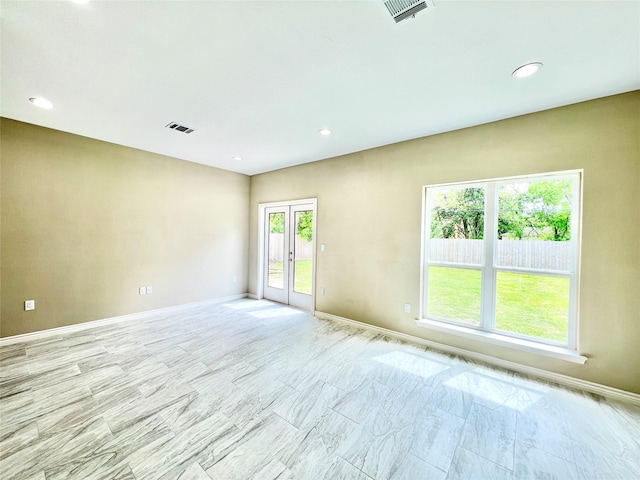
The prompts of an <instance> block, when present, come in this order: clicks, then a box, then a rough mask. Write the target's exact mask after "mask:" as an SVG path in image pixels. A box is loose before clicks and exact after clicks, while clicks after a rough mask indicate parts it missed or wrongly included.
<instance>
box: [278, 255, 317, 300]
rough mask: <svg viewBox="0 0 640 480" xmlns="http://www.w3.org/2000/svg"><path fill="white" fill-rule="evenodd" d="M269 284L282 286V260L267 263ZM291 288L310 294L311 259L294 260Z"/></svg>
mask: <svg viewBox="0 0 640 480" xmlns="http://www.w3.org/2000/svg"><path fill="white" fill-rule="evenodd" d="M269 286H270V287H276V288H284V287H283V281H282V262H270V263H269ZM293 289H294V291H296V292H298V293H306V294H307V295H311V260H297V261H296V262H295V277H294V279H293Z"/></svg>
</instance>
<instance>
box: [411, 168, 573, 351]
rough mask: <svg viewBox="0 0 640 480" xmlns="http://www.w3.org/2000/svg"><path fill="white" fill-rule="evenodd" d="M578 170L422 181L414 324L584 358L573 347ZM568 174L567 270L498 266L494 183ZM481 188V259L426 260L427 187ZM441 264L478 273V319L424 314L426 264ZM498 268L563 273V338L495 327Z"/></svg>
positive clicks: (427, 245) (429, 214)
mask: <svg viewBox="0 0 640 480" xmlns="http://www.w3.org/2000/svg"><path fill="white" fill-rule="evenodd" d="M582 173H583V172H582V170H572V171H563V172H555V173H544V174H536V175H522V176H515V177H502V178H495V179H488V180H478V181H472V182H457V183H445V184H436V185H425V186H424V187H423V202H422V209H423V215H422V255H421V259H422V261H421V275H420V276H421V285H420V289H421V295H420V316H419V319H418V320H417V321H416V324H417V325H419V326H421V327H426V328H430V329H432V330H437V331H440V332H445V333H450V334H454V335H457V336H462V337H466V338H473V339H476V340H480V341H484V342H487V343H492V344H497V345H501V346H506V347H511V348H515V349H517V350H521V351H527V352H531V353H537V354H542V355H545V356H550V357H554V358H559V359H562V360H567V361H570V362H574V363H584V362H585V361H586V357H584V356H582V355H580V354H579V353H578V347H579V345H578V297H579V279H580V274H579V273H580V272H579V270H580V262H579V259H580V239H581V218H582V213H581V209H582ZM562 179H571V180H574V182H573V195H572V206H571V226H570V228H571V240H570V242H571V245H572V252H571V253H572V254H571V259H570V265H569V270H568V271H554V270H544V269H534V268H520V267H504V266H499V265H497V255H495V252H496V251H497V245H498V244H497V242H498V235H497V231H498V187H499V185H501V184H505V183H514V182H518V181H522V182H531V181H544V180H562ZM447 187H449V188H450V187H455V188H474V187H476V188H477V187H483V188H485V212H484V215H485V216H484V244H483V248H484V258H483V263H482V264H481V265H476V264H463V263H450V262H441V261H431V260H430V259H429V242H430V240H431V238H430V237H431V208H432V206H431V205H430V204H429V191H430V190H432V189H436V188H447ZM430 266H442V267H452V268H465V269H470V270H479V271H481V273H482V280H481V281H482V286H481V320H480V325H479V326H475V325H471V324H468V323H463V322H456V321H455V320H452V319H445V318H438V317H434V316H428V315H427V314H426V312H427V301H428V291H427V286H428V284H429V283H428V282H429V278H428V275H429V267H430ZM498 272H514V273H522V274H533V275H545V276H561V277H563V278H568V279H569V318H568V341H567V343H566V344H561V343H558V342H554V341H552V340H549V339H542V338H537V337H531V336H527V335H522V334H518V333H517V332H505V331H502V330H496V329H495V299H496V284H497V274H498Z"/></svg>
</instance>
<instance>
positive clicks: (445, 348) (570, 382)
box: [315, 311, 640, 405]
mask: <svg viewBox="0 0 640 480" xmlns="http://www.w3.org/2000/svg"><path fill="white" fill-rule="evenodd" d="M315 316H316V317H317V318H320V319H323V320H329V321H334V322H342V323H346V324H349V325H352V326H355V327H358V328H362V329H365V330H370V331H373V332H376V333H380V334H382V335H385V336H388V337H393V338H397V339H400V340H404V341H406V342H410V343H417V344H418V345H424V346H426V347H430V348H433V349H434V350H439V351H442V352H447V353H453V354H455V355H459V356H461V357H466V358H470V359H473V360H478V361H481V362H485V363H488V364H491V365H495V366H497V367H502V368H506V369H508V370H512V371H514V372H519V373H524V374H526V375H531V376H533V377H537V378H541V379H545V380H550V381H552V382H555V383H558V384H560V385H565V386H567V387H572V388H577V389H579V390H584V391H586V392H591V393H596V394H598V395H602V396H603V397H607V398H610V399H613V400H619V401H622V402H627V403H632V404H634V405H640V395H638V394H637V393H632V392H627V391H625V390H620V389H617V388H613V387H608V386H606V385H601V384H599V383H594V382H589V381H587V380H581V379H579V378H575V377H570V376H568V375H562V374H560V373H554V372H549V371H547V370H542V369H540V368H536V367H530V366H527V365H522V364H520V363H515V362H510V361H508V360H502V359H500V358H495V357H491V356H489V355H484V354H482V353H476V352H472V351H470V350H465V349H462V348H457V347H452V346H450V345H446V344H444V343H439V342H434V341H432V340H426V339H424V338H420V337H415V336H413V335H409V334H406V333H401V332H396V331H394V330H389V329H387V328H382V327H376V326H375V325H369V324H368V323H363V322H358V321H357V320H351V319H350V318H344V317H339V316H337V315H332V314H330V313H325V312H319V311H316V312H315Z"/></svg>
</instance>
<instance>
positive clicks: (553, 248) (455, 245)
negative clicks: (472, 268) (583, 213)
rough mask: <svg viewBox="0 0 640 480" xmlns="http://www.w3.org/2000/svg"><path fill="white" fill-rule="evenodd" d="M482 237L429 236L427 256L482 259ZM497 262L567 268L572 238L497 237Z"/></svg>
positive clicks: (433, 258) (437, 259) (466, 260)
mask: <svg viewBox="0 0 640 480" xmlns="http://www.w3.org/2000/svg"><path fill="white" fill-rule="evenodd" d="M482 252H483V241H482V240H468V239H464V238H462V239H448V238H431V239H429V259H430V260H431V261H434V262H453V263H472V264H481V263H482ZM497 256H498V265H501V266H505V267H520V268H540V269H545V270H569V267H570V265H571V242H552V241H544V240H498V251H497Z"/></svg>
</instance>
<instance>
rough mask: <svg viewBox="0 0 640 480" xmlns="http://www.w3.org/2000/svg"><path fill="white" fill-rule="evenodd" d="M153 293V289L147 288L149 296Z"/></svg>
mask: <svg viewBox="0 0 640 480" xmlns="http://www.w3.org/2000/svg"><path fill="white" fill-rule="evenodd" d="M152 293H153V287H147V295H151V294H152Z"/></svg>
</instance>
